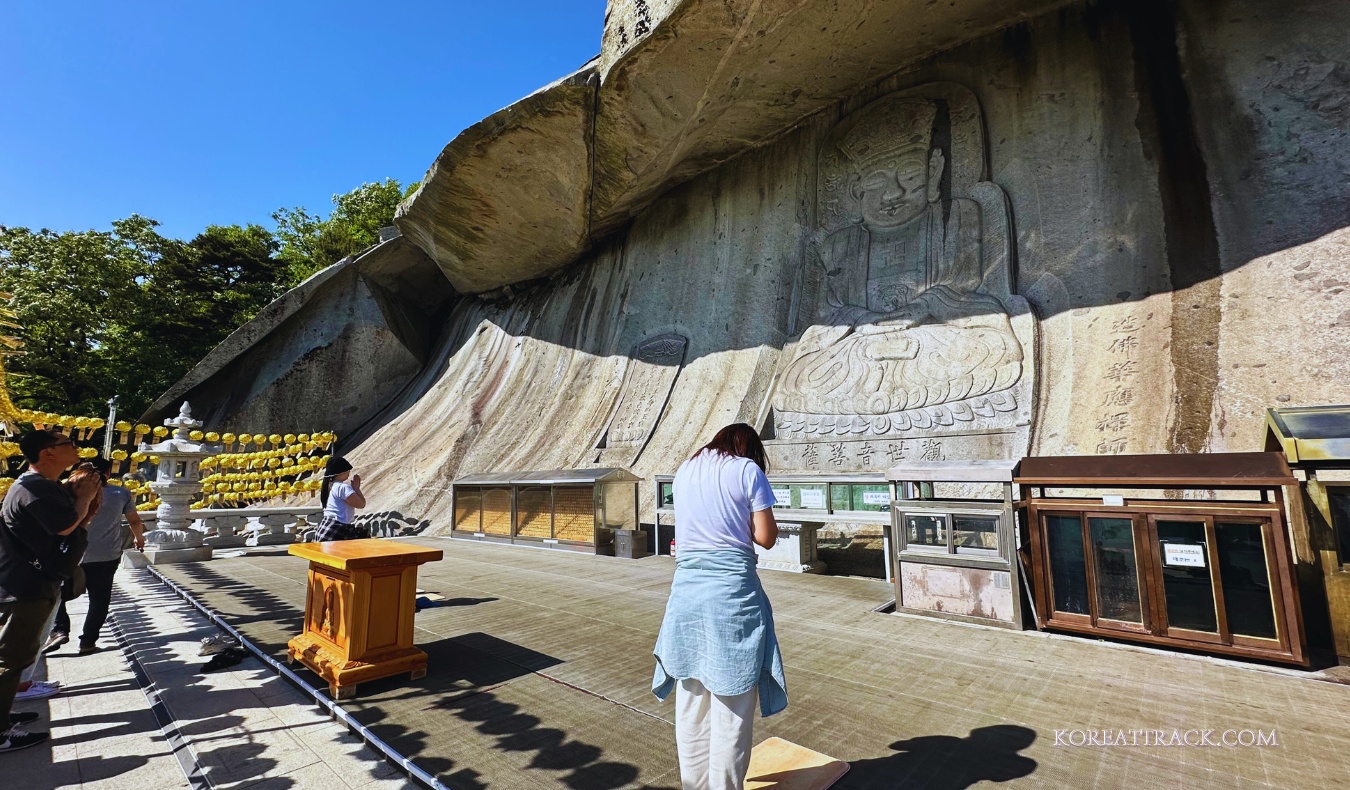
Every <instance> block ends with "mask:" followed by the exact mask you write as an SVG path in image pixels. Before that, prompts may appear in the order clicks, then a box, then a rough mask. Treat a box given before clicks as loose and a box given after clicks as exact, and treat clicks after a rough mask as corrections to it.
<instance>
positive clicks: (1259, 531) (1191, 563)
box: [1017, 453, 1308, 666]
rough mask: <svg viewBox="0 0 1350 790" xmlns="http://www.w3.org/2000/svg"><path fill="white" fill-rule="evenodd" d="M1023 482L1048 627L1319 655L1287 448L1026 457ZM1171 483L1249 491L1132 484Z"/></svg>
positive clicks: (1296, 659)
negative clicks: (1300, 584)
mask: <svg viewBox="0 0 1350 790" xmlns="http://www.w3.org/2000/svg"><path fill="white" fill-rule="evenodd" d="M1164 459H1165V460H1164ZM1017 482H1018V483H1019V484H1020V485H1022V486H1023V492H1024V499H1025V501H1026V507H1027V531H1028V533H1029V537H1030V541H1029V547H1028V551H1029V553H1030V560H1031V563H1030V565H1031V568H1032V576H1033V584H1032V589H1033V592H1034V597H1035V605H1036V609H1037V613H1038V615H1039V619H1040V621H1041V623H1042V624H1043V625H1044V627H1046V628H1050V629H1056V630H1062V631H1071V632H1076V633H1085V634H1094V635H1099V636H1112V637H1116V638H1120V639H1128V640H1133V641H1139V642H1146V643H1151V644H1159V645H1171V646H1175V647H1185V648H1191V649H1195V650H1201V651H1204V652H1210V653H1218V654H1226V655H1236V656H1242V657H1246V658H1256V659H1264V660H1270V661H1278V662H1282V663H1290V664H1297V665H1301V666H1307V665H1308V657H1307V646H1306V639H1305V637H1304V632H1303V625H1302V620H1301V616H1300V610H1299V599H1298V590H1297V587H1296V585H1295V583H1294V571H1293V560H1292V553H1291V551H1290V544H1289V537H1288V530H1287V526H1286V523H1285V513H1284V501H1283V495H1282V486H1284V485H1286V484H1289V483H1292V482H1293V478H1292V476H1291V475H1290V473H1289V468H1288V466H1287V465H1286V464H1285V462H1284V458H1283V457H1282V456H1280V455H1279V454H1277V453H1229V454H1213V455H1195V456H1091V457H1081V458H1028V459H1026V460H1025V461H1023V463H1022V467H1021V473H1020V475H1019V477H1018V479H1017ZM1160 488H1161V489H1169V490H1170V491H1172V492H1191V491H1196V492H1198V491H1203V492H1208V493H1210V494H1211V495H1213V494H1216V493H1218V492H1239V491H1240V492H1245V493H1244V494H1237V495H1235V496H1236V497H1240V498H1233V499H1224V500H1220V499H1217V498H1213V499H1209V498H1199V499H1196V498H1191V499H1183V498H1179V499H1145V498H1133V497H1128V498H1127V496H1126V493H1130V494H1133V493H1136V492H1143V491H1148V490H1150V489H1160ZM1085 489H1090V491H1089V490H1085ZM1113 491H1122V492H1125V493H1119V494H1115V493H1111V492H1113ZM1088 493H1091V494H1096V496H1093V497H1092V498H1088V497H1086V496H1084V494H1088Z"/></svg>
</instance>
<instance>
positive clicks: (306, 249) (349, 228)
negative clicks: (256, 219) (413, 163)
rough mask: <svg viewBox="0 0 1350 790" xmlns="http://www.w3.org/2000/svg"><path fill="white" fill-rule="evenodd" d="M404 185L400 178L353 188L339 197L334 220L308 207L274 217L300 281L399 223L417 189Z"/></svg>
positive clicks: (283, 257)
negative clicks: (400, 212) (398, 217)
mask: <svg viewBox="0 0 1350 790" xmlns="http://www.w3.org/2000/svg"><path fill="white" fill-rule="evenodd" d="M417 186H418V184H417V183H413V184H411V185H409V186H408V187H407V189H404V188H403V187H402V186H401V185H400V184H399V182H398V181H397V180H395V179H392V178H386V179H385V180H384V181H382V182H374V183H369V184H362V185H361V186H359V187H357V188H356V189H353V190H352V191H350V192H347V193H346V194H342V195H333V211H332V213H330V214H329V215H328V219H323V218H321V217H319V216H318V215H316V214H310V213H309V212H308V211H307V210H305V209H304V208H303V207H297V208H282V209H277V210H276V211H275V212H273V214H272V220H273V221H274V222H276V224H277V231H276V235H277V238H278V239H279V240H280V241H281V251H280V253H279V254H278V257H279V258H280V259H281V260H283V261H285V262H286V264H287V265H288V266H289V267H290V269H291V278H292V279H293V280H295V281H296V282H299V281H301V280H303V279H305V278H306V277H308V276H310V275H311V274H313V273H314V272H317V271H319V270H320V269H323V268H326V267H328V266H331V265H333V264H334V263H337V262H338V261H340V260H342V259H343V258H345V257H346V256H348V255H351V254H352V253H356V252H360V251H361V250H364V249H366V248H368V247H370V246H372V245H374V244H375V243H377V242H378V241H379V240H380V228H384V227H388V226H389V225H392V224H394V213H395V211H396V210H397V209H398V204H399V203H401V202H402V201H403V199H404V198H406V197H407V196H408V195H411V194H412V193H413V191H415V190H416V189H417Z"/></svg>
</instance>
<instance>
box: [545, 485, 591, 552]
mask: <svg viewBox="0 0 1350 790" xmlns="http://www.w3.org/2000/svg"><path fill="white" fill-rule="evenodd" d="M553 537H555V538H557V539H558V540H575V541H578V542H581V543H594V542H595V491H594V490H593V489H592V488H591V487H590V486H557V487H555V488H554V489H553Z"/></svg>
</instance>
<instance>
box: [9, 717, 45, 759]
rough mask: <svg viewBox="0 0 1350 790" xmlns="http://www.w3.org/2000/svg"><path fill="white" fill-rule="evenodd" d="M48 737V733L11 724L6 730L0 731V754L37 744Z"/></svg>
mask: <svg viewBox="0 0 1350 790" xmlns="http://www.w3.org/2000/svg"><path fill="white" fill-rule="evenodd" d="M50 737H51V735H50V734H49V733H45V732H29V731H28V730H25V729H24V728H22V727H20V726H19V725H17V724H11V725H10V727H9V729H8V730H5V731H4V732H0V754H3V753H5V752H17V751H18V750H20V749H27V748H28V747H29V746H37V745H38V744H39V743H42V742H43V741H45V740H47V739H48V738H50Z"/></svg>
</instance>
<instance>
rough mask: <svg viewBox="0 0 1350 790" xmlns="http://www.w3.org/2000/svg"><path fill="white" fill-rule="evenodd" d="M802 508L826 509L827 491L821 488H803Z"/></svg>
mask: <svg viewBox="0 0 1350 790" xmlns="http://www.w3.org/2000/svg"><path fill="white" fill-rule="evenodd" d="M801 491H802V507H808V508H823V507H825V490H824V489H821V488H803V489H802V490H801Z"/></svg>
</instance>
